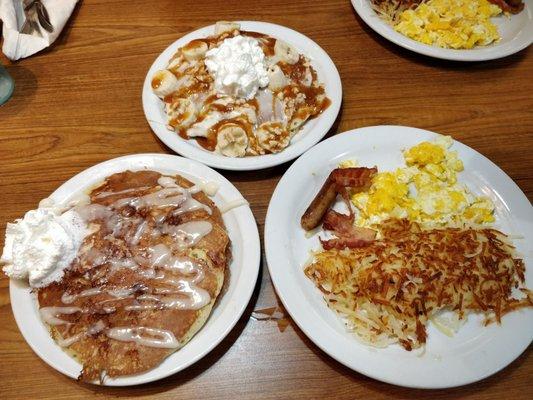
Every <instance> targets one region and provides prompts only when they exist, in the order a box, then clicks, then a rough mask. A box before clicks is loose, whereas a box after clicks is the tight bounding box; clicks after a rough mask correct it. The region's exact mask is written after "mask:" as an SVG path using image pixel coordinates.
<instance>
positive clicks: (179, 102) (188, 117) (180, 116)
mask: <svg viewBox="0 0 533 400" xmlns="http://www.w3.org/2000/svg"><path fill="white" fill-rule="evenodd" d="M166 111H167V115H168V124H169V125H170V126H171V127H172V129H174V130H179V129H183V128H187V127H189V126H191V124H192V123H193V122H194V121H195V120H196V106H195V105H194V103H193V102H192V101H191V100H189V99H183V98H179V99H175V100H174V101H173V102H172V103H167V104H166Z"/></svg>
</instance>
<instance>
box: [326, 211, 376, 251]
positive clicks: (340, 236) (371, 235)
mask: <svg viewBox="0 0 533 400" xmlns="http://www.w3.org/2000/svg"><path fill="white" fill-rule="evenodd" d="M353 223H354V216H353V214H352V213H350V215H347V214H340V213H338V212H336V211H333V210H329V211H328V212H327V213H326V215H325V217H324V222H323V224H322V227H323V228H324V229H327V230H330V231H332V232H333V233H334V234H335V236H337V238H334V239H329V240H322V239H321V240H320V242H321V243H322V247H324V249H325V250H331V249H339V250H342V249H344V248H346V247H348V248H350V249H353V248H356V247H363V246H366V245H368V244H369V243H370V242H372V241H373V240H374V239H375V237H376V231H374V230H372V229H368V228H361V227H357V226H354V224H353Z"/></svg>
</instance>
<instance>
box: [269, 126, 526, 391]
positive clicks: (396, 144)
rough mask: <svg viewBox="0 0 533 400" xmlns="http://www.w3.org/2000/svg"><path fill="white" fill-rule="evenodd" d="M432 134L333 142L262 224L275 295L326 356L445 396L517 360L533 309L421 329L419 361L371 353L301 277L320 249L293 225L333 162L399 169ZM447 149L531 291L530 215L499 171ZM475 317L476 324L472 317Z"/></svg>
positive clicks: (294, 178)
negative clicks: (506, 237)
mask: <svg viewBox="0 0 533 400" xmlns="http://www.w3.org/2000/svg"><path fill="white" fill-rule="evenodd" d="M437 137H438V135H437V134H435V133H433V132H430V131H426V130H421V129H416V128H409V127H402V126H375V127H365V128H360V129H355V130H353V131H349V132H345V133H342V134H339V135H336V136H334V137H332V138H329V139H328V140H326V141H324V142H322V143H320V144H318V145H317V146H315V147H314V148H312V149H311V150H309V151H308V152H307V153H305V154H304V155H303V156H302V157H300V158H299V159H298V160H297V161H296V162H295V163H294V164H293V165H292V166H291V167H290V168H289V169H288V170H287V172H286V173H285V175H284V176H283V177H282V179H281V180H280V182H279V184H278V186H277V187H276V190H275V191H274V194H273V196H272V200H271V202H270V205H269V208H268V212H267V217H266V222H265V252H266V257H267V263H268V268H269V271H270V275H271V276H272V281H273V283H274V286H275V288H276V291H277V293H278V295H279V297H280V299H281V301H282V302H283V304H284V306H285V308H286V309H287V311H288V312H289V313H290V315H291V316H292V318H293V319H294V321H295V322H296V323H297V324H298V326H299V327H300V328H301V329H302V331H303V332H304V333H305V334H306V335H307V336H308V337H309V338H310V339H311V340H312V341H313V342H314V343H315V344H316V345H317V346H318V347H320V348H321V349H322V350H323V351H324V352H326V353H327V354H329V355H330V356H331V357H333V358H334V359H336V360H337V361H339V362H341V363H342V364H344V365H346V366H347V367H349V368H351V369H353V370H355V371H357V372H360V373H362V374H364V375H367V376H369V377H372V378H375V379H378V380H381V381H384V382H388V383H392V384H396V385H401V386H407V387H414V388H447V387H455V386H460V385H465V384H469V383H472V382H476V381H478V380H481V379H483V378H485V377H487V376H489V375H492V374H494V373H496V372H497V371H499V370H501V369H502V368H504V367H505V366H507V365H508V364H510V363H511V362H512V361H513V360H515V359H516V358H517V357H518V356H519V355H520V354H521V353H522V352H523V351H524V350H525V349H526V348H527V347H528V346H529V344H530V343H531V341H532V339H533V338H532V332H533V310H531V308H528V309H521V310H518V311H515V312H511V313H509V314H506V315H505V316H504V317H503V318H502V324H501V325H497V324H490V325H488V326H487V327H483V326H482V325H481V322H482V320H483V319H482V317H481V316H479V315H477V314H472V315H470V316H469V318H468V321H467V322H466V323H465V325H464V326H462V327H461V328H460V329H459V330H458V331H457V332H456V333H455V335H453V336H452V337H448V336H446V335H444V334H443V333H442V332H441V331H439V330H438V329H436V328H435V327H434V326H433V324H429V326H428V341H427V344H426V346H425V352H423V353H420V352H419V351H414V350H413V351H406V350H405V349H404V348H402V347H401V346H399V345H398V344H391V345H389V346H388V347H385V348H376V347H371V346H368V345H366V344H363V343H362V342H360V341H358V340H357V339H356V338H355V336H354V335H353V334H351V333H349V332H348V331H347V330H346V327H345V325H344V324H343V322H342V320H341V319H340V318H339V317H338V316H337V315H336V314H335V313H334V312H333V311H332V310H331V309H330V308H328V306H327V304H326V302H325V301H324V299H323V297H322V296H321V292H320V291H319V290H318V289H317V288H316V287H315V286H314V284H313V283H312V282H311V280H310V279H307V277H306V276H305V274H304V265H306V264H307V263H308V261H309V259H310V251H311V250H312V249H316V248H317V247H318V246H319V240H318V236H319V235H317V234H314V235H311V236H310V235H309V234H306V232H305V231H304V230H303V229H302V228H301V226H300V217H301V216H302V214H303V213H304V211H305V210H306V208H307V206H308V205H309V203H310V202H311V200H312V199H313V197H314V196H315V194H316V193H317V191H318V190H319V188H320V187H321V186H322V184H323V182H324V181H325V179H326V177H327V176H328V174H329V172H330V171H331V170H332V169H334V168H336V167H337V166H338V165H339V163H340V162H341V161H347V160H356V162H357V163H358V165H359V166H367V167H373V166H377V167H378V168H379V171H390V170H393V169H395V168H397V167H399V166H400V165H402V164H403V156H402V150H405V149H407V148H408V147H411V146H414V145H416V144H418V143H420V142H422V141H425V140H429V141H431V140H433V139H436V138H437ZM451 150H456V151H457V152H458V156H459V158H460V159H461V160H462V161H463V163H464V171H463V172H461V173H460V174H459V178H458V179H459V181H460V182H462V183H464V184H466V185H467V186H468V187H469V188H470V189H471V191H472V192H473V194H474V195H478V196H479V195H484V196H487V197H488V198H490V200H491V201H492V202H493V203H494V206H495V211H494V213H495V219H496V222H495V227H496V229H499V230H502V231H503V232H507V233H510V234H512V235H513V237H515V238H517V239H515V240H514V244H515V246H516V248H517V251H518V253H519V254H520V256H521V257H522V258H523V260H524V263H525V265H526V280H525V286H526V287H532V286H533V271H532V265H533V254H532V252H531V249H530V248H529V247H528V243H531V240H533V208H532V206H531V203H530V202H529V200H528V199H527V197H526V196H525V195H524V194H523V193H522V191H521V190H520V189H519V187H518V186H517V185H516V184H515V183H514V182H513V181H512V179H511V178H509V177H508V176H507V175H506V174H505V173H504V172H503V171H502V170H501V169H500V168H498V167H497V166H496V165H495V164H493V163H492V162H491V161H490V160H488V159H487V158H485V157H484V156H483V155H481V154H479V153H478V152H476V151H475V150H473V149H471V148H469V147H468V146H466V145H464V144H461V143H459V142H457V141H454V142H453V145H452V147H451ZM478 317H479V318H478Z"/></svg>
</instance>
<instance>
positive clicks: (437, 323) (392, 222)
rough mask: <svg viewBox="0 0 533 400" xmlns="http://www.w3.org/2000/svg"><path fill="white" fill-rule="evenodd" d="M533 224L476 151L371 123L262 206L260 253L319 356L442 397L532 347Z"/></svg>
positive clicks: (321, 150) (516, 191) (309, 161)
mask: <svg viewBox="0 0 533 400" xmlns="http://www.w3.org/2000/svg"><path fill="white" fill-rule="evenodd" d="M532 228H533V208H532V206H531V203H530V202H529V200H528V199H527V197H526V196H525V194H524V193H523V192H522V191H521V190H520V188H519V187H518V186H517V185H516V184H515V183H514V182H513V180H512V179H511V178H510V177H509V176H507V175H506V174H505V173H504V172H503V171H502V170H501V169H500V168H498V166H496V165H495V164H494V163H492V162H491V161H490V160H489V159H487V158H486V157H484V156H483V155H481V154H480V153H478V152H476V151H475V150H473V149H472V148H470V147H468V146H466V145H464V144H462V143H460V142H458V141H455V140H453V138H452V137H450V136H443V135H439V134H437V133H434V132H430V131H426V130H422V129H416V128H411V127H405V126H372V127H365V128H360V129H355V130H352V131H348V132H344V133H341V134H338V135H335V136H333V137H331V138H329V139H327V140H325V141H323V142H321V143H320V144H318V145H316V146H315V147H313V148H312V149H310V150H309V151H307V152H306V153H305V154H304V155H302V156H301V157H300V158H299V159H298V160H296V161H295V162H294V163H293V164H292V165H291V166H290V167H289V169H288V170H287V172H286V173H285V174H284V175H283V177H282V178H281V180H280V181H279V183H278V186H277V187H276V189H275V191H274V193H273V195H272V199H271V201H270V204H269V207H268V212H267V216H266V220H265V233H264V237H265V253H266V259H267V264H268V268H269V272H270V276H271V277H272V282H273V284H274V287H275V289H276V292H277V294H278V295H279V298H280V299H281V301H282V302H283V305H284V307H285V309H286V310H287V311H288V312H289V314H290V315H291V317H292V318H293V320H294V321H295V322H296V324H297V325H298V326H299V327H300V328H301V329H302V331H303V332H304V333H305V334H306V335H307V336H308V337H309V338H310V339H311V340H312V341H313V342H314V343H315V344H316V345H317V346H318V347H320V348H321V349H322V350H323V351H324V352H326V353H327V354H329V355H330V356H331V357H333V358H334V359H336V360H337V361H339V362H340V363H342V364H344V365H346V366H347V367H349V368H351V369H353V370H355V371H357V372H359V373H362V374H364V375H367V376H369V377H372V378H374V379H377V380H380V381H383V382H387V383H391V384H395V385H400V386H406V387H413V388H425V389H429V388H431V389H436V388H449V387H455V386H460V385H466V384H469V383H473V382H476V381H479V380H481V379H484V378H486V377H488V376H489V375H492V374H494V373H496V372H498V371H499V370H501V369H502V368H504V367H506V366H507V365H508V364H510V363H511V362H513V360H515V359H516V358H517V357H518V356H519V355H520V354H521V353H522V352H523V351H524V350H525V349H527V347H528V346H529V345H530V343H531V341H532V339H533V337H532V335H531V332H533V291H531V290H530V289H531V288H532V287H533V269H532V268H533V253H532V252H531V249H530V246H529V244H528V243H530V242H531V240H533V229H532ZM469 235H472V236H469ZM494 235H497V236H494ZM469 237H471V238H473V239H472V240H473V241H471V240H470V239H468V238H469ZM492 250H494V253H491V255H490V256H489V255H487V253H486V252H488V251H490V252H492ZM498 257H499V258H498ZM500 261H501V264H500ZM491 271H492V272H491ZM495 271H496V272H495ZM504 272H505V273H504ZM491 274H493V275H491ZM503 276H507V277H511V278H510V279H506V278H502V277H503ZM495 284H496V285H497V286H493V285H495ZM496 287H497V288H498V289H497V290H501V292H498V291H497V290H496V289H495V288H496Z"/></svg>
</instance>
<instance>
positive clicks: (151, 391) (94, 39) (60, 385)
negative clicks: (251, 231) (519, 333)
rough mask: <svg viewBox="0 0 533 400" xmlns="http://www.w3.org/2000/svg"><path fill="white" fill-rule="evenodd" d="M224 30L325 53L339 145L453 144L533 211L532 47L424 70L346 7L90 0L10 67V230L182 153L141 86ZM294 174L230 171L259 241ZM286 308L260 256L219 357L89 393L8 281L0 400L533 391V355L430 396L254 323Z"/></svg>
mask: <svg viewBox="0 0 533 400" xmlns="http://www.w3.org/2000/svg"><path fill="white" fill-rule="evenodd" d="M220 19H226V20H231V19H236V20H239V19H242V20H246V19H253V20H261V21H269V22H273V23H277V24H281V25H285V26H288V27H291V28H293V29H295V30H297V31H300V32H302V33H303V34H305V35H307V36H309V37H311V38H312V39H313V40H315V41H316V42H317V43H318V44H319V45H320V46H322V47H323V48H324V50H326V51H327V52H328V53H329V55H330V56H331V58H332V59H333V61H334V62H335V64H336V65H337V68H338V69H339V72H340V75H341V78H342V82H343V87H344V89H343V90H344V103H343V107H342V110H341V113H340V115H339V118H338V120H337V122H336V124H335V125H334V128H333V129H332V131H331V134H335V133H338V132H343V131H345V130H348V129H352V128H357V127H362V126H368V125H379V124H398V125H409V126H415V127H420V128H426V129H430V130H433V131H436V132H440V133H444V134H449V135H452V136H453V137H454V138H456V139H458V140H460V141H462V142H463V143H465V144H467V145H469V146H471V147H473V148H474V149H476V150H478V151H479V152H481V153H482V154H484V155H485V156H487V157H488V158H490V159H491V160H492V161H494V162H495V163H496V164H498V165H499V166H500V167H501V168H502V169H503V170H504V171H505V172H506V173H507V174H508V175H509V176H511V177H512V178H513V179H514V180H515V182H516V183H517V184H518V185H519V186H520V187H521V189H522V190H523V191H524V192H525V193H526V195H527V196H528V198H529V199H532V198H533V158H532V157H531V149H532V148H533V97H532V95H531V93H532V92H533V79H532V77H533V49H531V48H530V49H527V50H524V51H522V52H520V53H519V54H516V55H514V56H511V57H508V58H505V59H503V60H499V61H492V62H486V63H474V64H461V63H452V62H443V61H438V60H434V59H430V58H425V57H422V56H418V55H416V54H413V53H410V52H408V51H406V50H403V49H401V48H399V47H397V46H395V45H394V44H391V43H389V42H388V41H386V40H385V39H382V38H381V37H380V36H378V35H377V34H375V33H374V32H373V31H372V30H370V29H369V28H368V27H367V26H366V25H365V24H364V23H363V22H362V21H361V19H360V18H359V17H358V16H357V15H356V14H355V13H354V11H353V10H352V7H351V5H350V2H349V1H348V0H328V1H308V0H290V1H288V0H284V1H280V0H268V1H248V2H243V1H242V0H225V1H223V2H219V1H215V0H210V1H202V0H194V1H192V0H181V1H172V0H166V1H161V0H160V1H157V2H155V1H154V2H146V1H141V0H138V1H137V0H127V1H125V0H124V1H108V0H85V1H83V3H82V4H81V5H78V7H77V8H76V10H75V12H74V16H73V18H72V20H71V21H70V23H69V24H68V25H67V27H66V29H65V31H64V32H63V34H62V35H61V37H60V38H59V40H58V42H57V43H56V44H55V45H54V46H53V47H52V48H51V49H48V50H46V51H44V52H42V53H41V54H39V55H37V56H34V57H31V58H28V59H25V60H21V61H19V62H16V63H9V62H8V61H7V60H6V59H5V58H2V63H4V64H7V68H8V71H9V72H10V73H11V75H12V76H13V78H14V79H15V81H16V89H15V93H14V96H13V98H12V99H11V100H10V101H9V102H8V103H7V104H6V105H4V106H3V107H1V108H0V163H1V167H0V176H1V178H0V192H1V193H2V194H1V200H2V207H0V225H1V226H2V232H3V229H4V227H5V224H6V223H7V222H8V221H12V220H13V219H15V218H17V217H20V216H22V215H23V214H24V212H25V211H27V210H29V209H32V208H35V207H36V206H37V203H38V202H39V200H40V199H41V198H44V197H46V196H47V195H48V194H49V193H51V192H52V191H53V190H54V189H55V188H56V187H58V186H59V185H60V184H61V183H63V182H64V181H65V180H67V179H69V178H70V177H71V176H73V175H74V174H76V173H78V172H80V171H82V170H84V169H85V168H87V167H89V166H92V165H94V164H96V163H99V162H101V161H104V160H108V159H111V158H114V157H118V156H121V155H125V154H132V153H147V152H160V153H170V154H172V152H171V151H170V150H169V149H167V148H166V147H165V146H164V145H163V144H162V143H161V142H160V141H159V140H157V138H156V137H155V136H154V135H153V134H152V132H151V131H150V128H149V126H148V124H147V123H146V120H145V118H144V114H143V111H142V108H141V98H140V94H141V87H142V82H143V80H144V77H145V74H146V72H147V70H148V68H149V66H150V65H151V63H152V62H153V60H154V59H155V57H156V56H157V55H158V54H159V53H160V52H161V51H162V50H163V49H164V48H165V47H166V46H168V45H169V44H170V43H171V42H173V41H174V40H176V39H177V38H179V37H180V36H182V35H184V34H186V33H187V32H189V31H191V30H194V29H197V28H199V27H202V26H206V25H209V24H211V23H214V22H215V21H217V20H220ZM287 167H288V165H283V166H280V167H277V168H273V169H268V170H264V171H257V172H242V173H233V172H222V173H223V174H224V175H225V176H226V177H227V178H228V179H229V180H230V181H232V182H233V183H234V184H235V185H236V186H237V188H238V189H239V190H240V191H241V192H242V193H243V195H244V196H245V197H246V198H247V199H248V200H249V201H250V204H251V207H252V210H253V212H254V214H255V217H256V219H257V222H258V224H259V230H260V232H262V231H263V226H264V219H265V213H266V210H267V206H268V202H269V199H270V196H271V193H272V191H273V190H274V187H275V186H276V183H277V182H278V180H279V178H280V177H281V175H282V174H283V172H284V171H285V170H286V168H287ZM0 240H2V242H0V244H1V245H2V246H3V238H2V239H0ZM529 267H530V268H531V267H532V266H529ZM278 304H279V303H278V300H277V299H276V295H275V294H274V291H273V288H272V284H271V281H270V277H269V275H268V270H267V268H266V263H265V261H264V257H263V263H262V268H261V275H260V279H259V282H258V284H257V288H256V290H255V293H254V295H253V298H252V300H251V302H250V304H249V306H248V308H247V310H246V312H245V314H244V316H243V317H242V318H241V320H240V321H239V323H238V324H237V326H236V327H235V329H233V330H232V331H231V333H230V334H229V336H228V337H227V338H226V339H225V340H224V341H223V343H222V344H221V345H219V346H218V347H217V348H216V349H215V350H213V351H212V352H211V353H210V354H209V355H208V356H206V357H205V358H203V359H202V360H201V361H199V362H197V363H196V364H194V365H193V366H191V367H189V368H188V369H186V370H184V371H182V372H181V373H178V374H176V375H174V376H171V377H169V378H166V379H164V380H162V381H159V382H154V383H152V384H148V385H143V386H140V387H133V388H105V387H97V386H91V385H83V384H79V383H77V382H75V381H73V380H71V379H69V378H67V377H65V376H63V375H62V374H60V373H58V372H56V371H55V370H53V369H52V368H50V367H48V366H47V365H46V364H45V363H44V362H43V361H41V360H40V359H39V357H37V356H36V355H35V354H34V353H33V352H32V350H31V349H30V348H29V347H28V345H27V344H26V343H25V341H24V339H23V338H22V336H21V334H20V333H19V330H18V328H17V326H16V324H15V321H14V319H13V315H12V313H11V307H10V304H9V294H8V279H6V278H5V277H3V276H2V277H1V278H0V360H1V367H0V398H5V399H8V398H9V399H15V398H21V399H22V398H25V399H30V398H32V399H37V398H39V399H47V398H54V399H59V398H68V399H78V398H80V399H81V398H87V397H89V396H93V395H95V396H97V397H98V398H105V397H129V396H136V397H137V396H138V397H143V398H144V397H147V398H148V397H151V396H152V397H157V398H168V399H181V398H198V399H234V398H239V399H314V398H320V399H326V398H328V399H329V398H331V399H356V398H357V399H358V398H365V399H393V398H417V399H419V398H439V399H445V398H446V399H454V398H458V397H464V398H472V399H474V398H475V399H501V398H514V399H519V398H527V397H528V395H527V393H528V392H529V393H530V395H531V392H532V391H533V386H532V383H531V382H532V380H531V375H532V374H533V356H532V354H531V349H529V350H527V351H526V352H525V353H524V354H523V355H522V356H521V357H519V358H518V359H517V360H516V361H515V362H513V363H512V364H511V365H510V366H509V367H507V368H506V369H505V370H504V371H502V372H500V373H498V374H496V375H494V376H493V377H490V378H488V379H486V380H484V381H482V382H480V383H478V384H474V385H470V386H466V387H463V388H458V389H450V390H437V391H421V390H410V389H405V388H399V387H395V386H391V385H388V384H385V383H380V382H377V381H374V380H372V379H370V378H367V377H365V376H363V375H360V374H358V373H356V372H353V371H351V370H350V369H348V368H345V367H343V366H342V365H340V364H339V363H337V362H336V361H334V360H333V359H331V358H330V357H329V356H328V355H326V354H324V353H323V352H322V351H321V350H319V349H318V348H317V347H316V346H315V345H314V344H313V343H311V342H310V341H309V340H308V339H307V338H306V336H305V335H304V334H303V333H302V332H301V331H300V330H299V329H298V328H297V327H296V325H295V324H294V323H293V322H289V326H288V327H286V329H285V330H284V331H283V332H282V331H281V330H280V328H279V326H278V323H277V322H276V321H257V320H254V319H252V318H251V313H252V311H253V310H258V309H265V308H269V307H276V306H277V305H278Z"/></svg>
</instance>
